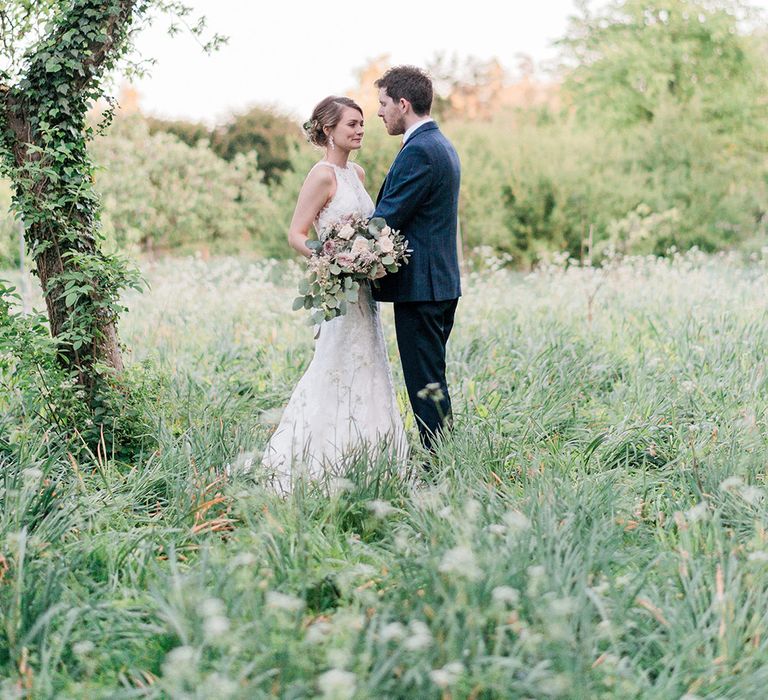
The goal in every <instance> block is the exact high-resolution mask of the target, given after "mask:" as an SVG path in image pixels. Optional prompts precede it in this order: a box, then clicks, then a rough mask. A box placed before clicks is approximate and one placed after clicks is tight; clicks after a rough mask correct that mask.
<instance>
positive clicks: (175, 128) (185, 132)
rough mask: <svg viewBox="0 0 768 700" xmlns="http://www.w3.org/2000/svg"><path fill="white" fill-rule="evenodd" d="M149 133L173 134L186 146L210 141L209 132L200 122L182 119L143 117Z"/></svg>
mask: <svg viewBox="0 0 768 700" xmlns="http://www.w3.org/2000/svg"><path fill="white" fill-rule="evenodd" d="M145 121H146V123H147V127H148V128H149V133H150V134H152V135H154V134H158V133H162V134H173V135H174V136H175V137H176V138H177V139H179V141H183V142H184V143H186V144H187V146H196V145H197V144H198V143H199V142H200V141H210V140H211V130H210V129H209V128H208V127H207V126H206V125H205V124H201V123H200V122H190V121H186V120H184V119H158V118H157V117H145Z"/></svg>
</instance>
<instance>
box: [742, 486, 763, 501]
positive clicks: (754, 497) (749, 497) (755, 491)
mask: <svg viewBox="0 0 768 700" xmlns="http://www.w3.org/2000/svg"><path fill="white" fill-rule="evenodd" d="M739 495H740V496H741V497H742V498H743V499H744V500H745V501H746V502H747V503H749V505H751V506H755V505H757V504H758V503H760V501H762V500H763V499H764V498H765V492H764V491H763V489H761V488H759V487H758V486H745V487H744V488H743V489H741V491H740V492H739Z"/></svg>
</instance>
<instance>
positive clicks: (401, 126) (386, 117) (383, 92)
mask: <svg viewBox="0 0 768 700" xmlns="http://www.w3.org/2000/svg"><path fill="white" fill-rule="evenodd" d="M377 114H378V115H379V116H380V117H381V118H382V120H383V121H384V126H385V127H387V133H388V134H389V135H390V136H396V135H397V134H404V133H405V115H404V114H403V108H402V106H401V103H400V102H399V101H398V102H395V101H394V100H393V99H392V98H391V97H390V96H389V95H387V89H386V88H379V111H378V112H377Z"/></svg>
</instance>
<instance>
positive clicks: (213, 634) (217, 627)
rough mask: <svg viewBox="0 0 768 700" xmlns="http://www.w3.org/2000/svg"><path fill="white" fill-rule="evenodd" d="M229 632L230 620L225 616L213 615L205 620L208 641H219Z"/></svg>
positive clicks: (204, 625) (204, 628)
mask: <svg viewBox="0 0 768 700" xmlns="http://www.w3.org/2000/svg"><path fill="white" fill-rule="evenodd" d="M228 631H229V620H228V619H227V618H226V617H224V615H211V616H210V617H206V618H205V620H203V634H204V635H205V638H206V639H209V640H212V639H219V638H220V637H222V636H224V635H225V634H226V633H227V632H228Z"/></svg>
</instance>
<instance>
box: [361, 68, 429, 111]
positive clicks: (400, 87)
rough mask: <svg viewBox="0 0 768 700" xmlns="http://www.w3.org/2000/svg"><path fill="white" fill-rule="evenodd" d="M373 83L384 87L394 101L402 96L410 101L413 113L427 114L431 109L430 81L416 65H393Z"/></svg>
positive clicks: (378, 86)
mask: <svg viewBox="0 0 768 700" xmlns="http://www.w3.org/2000/svg"><path fill="white" fill-rule="evenodd" d="M374 85H376V87H377V88H384V89H385V90H386V91H387V95H388V96H389V97H391V98H392V99H393V100H394V101H395V102H397V101H398V100H399V99H401V98H404V99H406V100H408V102H410V103H411V108H412V109H413V111H414V113H416V114H418V115H419V116H424V115H425V114H429V110H430V109H432V81H431V80H430V78H429V76H428V75H427V74H426V73H425V72H424V71H423V70H421V68H417V67H416V66H395V67H394V68H390V69H389V70H388V71H387V72H386V73H384V75H383V76H382V77H381V78H379V79H378V80H377V81H376V82H375V83H374Z"/></svg>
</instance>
